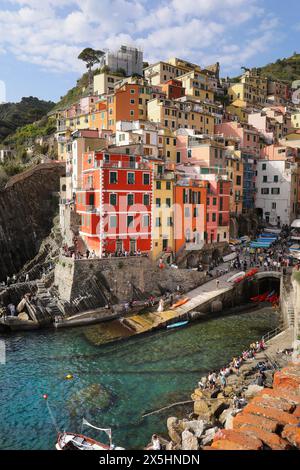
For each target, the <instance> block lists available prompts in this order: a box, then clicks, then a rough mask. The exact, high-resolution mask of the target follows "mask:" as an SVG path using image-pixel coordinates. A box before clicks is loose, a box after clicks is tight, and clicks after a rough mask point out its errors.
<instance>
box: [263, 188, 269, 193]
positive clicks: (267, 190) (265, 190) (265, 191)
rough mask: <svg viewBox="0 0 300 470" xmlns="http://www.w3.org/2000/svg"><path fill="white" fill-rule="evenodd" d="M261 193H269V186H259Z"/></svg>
mask: <svg viewBox="0 0 300 470" xmlns="http://www.w3.org/2000/svg"><path fill="white" fill-rule="evenodd" d="M261 194H269V188H261Z"/></svg>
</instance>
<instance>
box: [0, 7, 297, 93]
mask: <svg viewBox="0 0 300 470" xmlns="http://www.w3.org/2000/svg"><path fill="white" fill-rule="evenodd" d="M299 13H300V2H299V0H285V1H284V2H282V1H278V0H160V1H158V0H0V102H1V101H3V100H4V96H3V95H4V88H5V89H6V96H5V98H6V100H7V101H17V100H19V99H20V98H21V97H22V96H29V95H33V96H38V97H39V98H43V99H52V100H54V101H56V100H58V99H59V97H60V96H61V95H63V94H65V92H66V91H67V90H68V89H69V88H71V87H72V86H74V84H75V83H76V79H77V78H79V76H80V75H81V73H82V72H83V71H84V70H85V69H84V66H83V65H82V64H81V63H80V61H78V60H77V56H78V54H79V52H80V51H81V50H82V49H83V48H84V47H87V46H91V47H94V48H97V49H104V48H110V49H115V48H117V47H118V46H119V45H121V44H129V45H138V46H140V47H141V48H142V49H143V50H144V60H147V61H149V62H153V61H157V60H160V59H161V60H166V59H168V57H171V56H177V57H182V58H184V59H187V60H190V61H193V62H196V63H199V64H200V65H202V66H205V65H208V64H210V63H213V62H215V61H216V60H218V61H219V62H220V64H221V75H222V76H226V75H229V76H230V75H236V74H239V73H240V67H241V66H250V67H251V66H260V65H264V64H266V63H269V62H272V61H274V60H277V59H278V58H282V57H288V56H289V55H292V54H293V52H294V51H297V52H300V14H299ZM297 47H298V50H297ZM299 78H300V77H299Z"/></svg>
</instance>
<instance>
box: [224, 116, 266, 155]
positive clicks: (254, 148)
mask: <svg viewBox="0 0 300 470" xmlns="http://www.w3.org/2000/svg"><path fill="white" fill-rule="evenodd" d="M215 132H216V133H217V134H221V135H223V136H224V137H225V138H229V139H230V138H238V139H239V140H240V147H241V149H243V150H244V151H246V152H247V153H248V154H252V155H256V156H259V153H260V147H261V145H260V135H259V131H258V130H257V129H255V127H253V126H251V125H249V124H243V123H239V122H236V121H234V122H223V123H222V124H216V125H215Z"/></svg>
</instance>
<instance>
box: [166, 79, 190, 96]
mask: <svg viewBox="0 0 300 470" xmlns="http://www.w3.org/2000/svg"><path fill="white" fill-rule="evenodd" d="M162 90H163V92H164V93H166V96H167V98H168V99H169V100H176V99H177V98H182V97H183V96H185V88H184V87H183V86H182V83H181V82H180V81H179V80H168V81H167V82H166V83H164V84H163V85H162Z"/></svg>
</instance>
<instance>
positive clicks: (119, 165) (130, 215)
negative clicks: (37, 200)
mask: <svg viewBox="0 0 300 470" xmlns="http://www.w3.org/2000/svg"><path fill="white" fill-rule="evenodd" d="M152 188H153V169H152V167H151V165H150V164H149V162H147V161H144V160H143V158H142V157H141V156H132V155H127V154H112V153H109V152H104V151H101V152H89V153H86V154H85V155H84V159H83V187H82V188H81V190H79V191H77V194H76V210H77V212H78V213H79V214H81V218H82V223H81V230H80V235H81V236H82V238H83V239H84V241H85V242H86V244H87V246H88V248H89V250H90V251H95V253H96V254H97V255H98V256H100V257H103V256H105V255H108V254H110V253H115V252H118V251H123V252H124V251H127V252H129V253H130V252H136V251H139V250H140V251H141V252H150V251H151V231H152V217H151V204H152Z"/></svg>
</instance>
